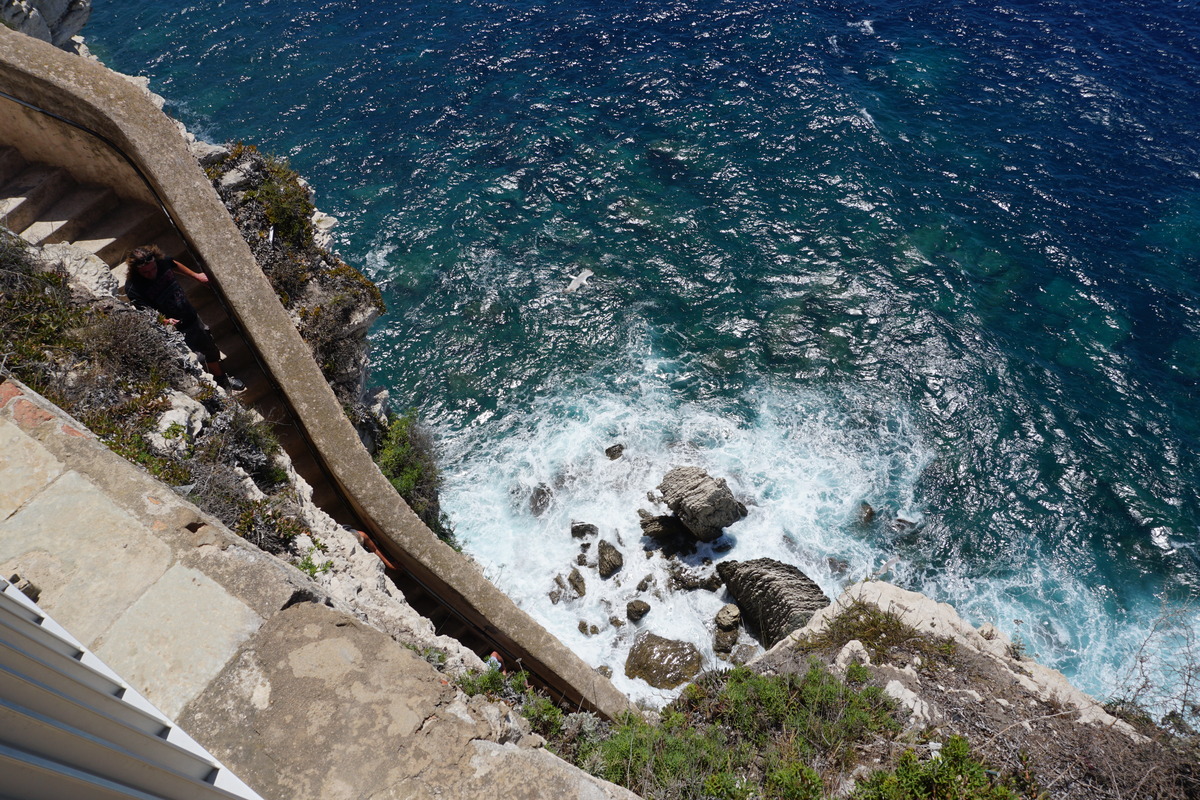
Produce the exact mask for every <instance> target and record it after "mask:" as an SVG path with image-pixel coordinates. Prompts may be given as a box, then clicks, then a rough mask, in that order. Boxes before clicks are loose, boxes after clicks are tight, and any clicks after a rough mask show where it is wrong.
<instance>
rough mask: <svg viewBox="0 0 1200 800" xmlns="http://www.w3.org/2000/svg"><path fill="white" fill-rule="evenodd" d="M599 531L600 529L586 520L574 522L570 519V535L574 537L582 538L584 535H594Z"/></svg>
mask: <svg viewBox="0 0 1200 800" xmlns="http://www.w3.org/2000/svg"><path fill="white" fill-rule="evenodd" d="M598 533H600V529H599V528H597V527H596V526H595V525H592V524H591V523H588V522H575V521H574V520H571V535H572V536H574V537H575V538H576V539H583V538H584V537H586V536H595V535H597V534H598Z"/></svg>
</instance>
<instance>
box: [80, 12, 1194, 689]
mask: <svg viewBox="0 0 1200 800" xmlns="http://www.w3.org/2000/svg"><path fill="white" fill-rule="evenodd" d="M385 8H386V9H387V11H386V13H385V12H384V9H385ZM1198 30H1200V12H1198V11H1197V9H1196V7H1195V6H1194V5H1193V4H1186V3H1175V4H1163V3H1150V2H1124V3H1105V4H1101V3H1099V2H1090V3H1058V2H1018V3H1009V2H1006V3H1000V4H995V3H981V2H955V3H949V2H939V3H919V4H915V5H914V4H907V3H904V4H901V3H883V2H875V3H868V2H863V3H849V2H831V1H830V2H816V3H807V4H801V3H795V2H745V1H743V2H719V1H718V0H693V1H692V2H674V3H671V2H631V3H624V2H621V3H618V2H582V3H580V2H571V3H566V2H557V3H549V2H528V1H526V2H506V3H498V2H497V3H488V2H479V1H478V0H476V1H475V2H461V3H452V2H429V3H403V4H400V3H397V4H390V3H385V4H360V3H351V2H344V1H342V2H338V1H336V0H335V1H334V2H325V3H321V4H317V3H306V2H293V3H282V2H257V3H256V2H245V0H231V1H230V2H218V3H214V4H209V5H206V6H184V5H181V4H175V3H172V4H164V3H150V2H148V0H142V1H141V2H130V3H123V4H120V5H119V6H118V5H116V4H113V5H111V6H110V5H108V4H100V3H97V8H96V13H95V16H94V20H93V24H92V28H91V31H90V33H91V37H92V42H93V46H94V48H95V49H96V51H97V52H98V53H99V54H100V55H101V56H102V57H103V58H105V59H106V60H108V61H109V62H110V63H111V64H112V65H113V66H115V67H116V68H118V69H121V70H124V71H127V72H141V73H146V74H149V75H151V76H152V77H153V79H154V86H155V88H156V90H157V91H159V92H161V93H162V94H164V95H165V96H167V97H168V98H169V103H168V110H169V111H171V112H173V113H174V114H176V115H178V116H179V117H180V118H182V119H183V120H184V121H185V122H187V123H188V125H189V126H191V127H192V128H193V129H194V130H197V131H199V132H200V133H202V134H205V135H207V136H209V137H210V138H213V139H216V140H225V139H232V138H245V139H247V140H250V141H254V142H257V143H260V144H261V145H262V146H263V147H264V148H266V149H268V150H271V151H274V152H276V153H280V154H284V155H287V156H289V157H290V158H291V159H292V163H293V165H294V166H295V167H297V168H298V169H299V170H300V171H301V172H302V173H303V174H305V175H306V176H307V177H309V179H310V180H311V181H312V183H313V184H314V185H316V186H317V187H318V188H319V192H320V194H319V196H318V203H319V205H320V206H321V207H322V208H323V209H324V210H327V211H329V212H331V213H333V214H335V215H336V216H338V217H340V218H341V220H342V225H341V227H340V228H339V229H338V231H339V237H340V239H339V244H338V246H339V248H340V249H341V251H342V252H343V254H344V255H345V256H346V257H347V258H348V259H350V260H352V261H355V262H356V263H358V264H360V265H363V266H364V267H365V268H366V269H368V271H369V272H370V274H371V275H372V277H374V278H375V279H376V280H378V281H380V282H381V283H382V284H383V286H384V287H385V294H386V297H387V300H388V303H389V305H390V307H391V312H390V313H389V315H388V316H387V317H385V318H384V319H383V320H382V321H381V323H380V324H379V326H378V328H377V330H376V331H375V333H374V339H373V343H374V348H375V350H374V352H375V366H374V368H375V373H374V376H373V378H374V381H375V382H378V383H381V384H385V385H388V386H390V387H391V388H392V390H393V398H394V399H395V401H396V402H397V403H398V405H400V406H405V405H409V404H412V405H417V406H419V407H420V408H421V409H422V412H423V414H424V415H425V417H426V419H427V420H429V421H430V422H431V423H432V424H433V425H434V426H435V428H436V429H437V431H438V434H439V438H440V441H441V443H442V446H443V449H444V455H445V459H446V469H447V486H446V490H445V492H446V498H445V499H446V505H447V507H448V510H449V511H450V514H451V516H452V517H453V518H454V521H455V523H456V525H457V527H458V530H459V533H460V536H461V537H462V538H463V539H464V541H466V542H467V544H468V550H469V551H471V552H472V553H473V554H475V555H476V556H477V557H478V558H479V559H480V561H481V562H483V563H484V564H485V566H486V569H487V571H488V573H489V575H491V576H492V577H493V579H495V580H496V581H497V582H498V583H499V584H500V585H501V586H502V587H503V588H505V589H506V590H507V591H509V592H510V593H511V594H513V595H514V596H515V597H517V598H518V599H519V600H520V601H521V602H522V603H523V605H525V607H526V608H527V609H528V610H530V611H531V612H532V613H533V614H534V615H535V616H537V617H538V618H540V619H542V620H543V621H545V622H546V624H548V625H549V626H550V627H552V628H553V629H554V630H555V632H556V633H558V634H559V635H561V636H563V637H564V638H566V639H567V640H568V641H569V642H570V643H571V644H572V646H574V647H576V648H577V649H578V650H579V651H580V652H581V653H583V654H584V655H585V656H586V657H588V658H589V659H590V660H591V661H592V662H593V663H595V664H601V663H607V664H610V665H612V666H614V668H615V669H616V671H617V673H618V679H619V680H621V682H622V685H624V686H626V688H629V689H631V690H633V691H639V692H640V691H641V690H639V689H638V688H637V687H634V686H629V685H628V683H627V682H624V681H623V679H621V678H620V671H621V670H620V664H621V663H622V656H621V652H622V650H623V648H624V647H626V646H627V643H628V637H629V628H628V627H626V628H625V629H623V630H618V629H614V628H607V627H606V629H605V630H604V631H603V632H602V633H601V634H600V635H598V636H596V637H584V636H582V635H581V634H579V632H578V631H577V630H576V625H577V623H578V621H579V620H580V619H584V620H586V621H588V622H590V623H595V624H598V625H603V624H604V622H605V620H606V619H607V618H608V617H609V616H610V614H616V615H618V616H623V613H622V610H623V607H624V604H625V602H627V600H629V599H631V598H632V597H633V596H634V595H635V590H634V584H636V583H637V582H638V580H640V579H641V577H642V576H643V575H645V574H647V573H653V572H655V569H656V568H655V565H657V564H659V562H658V561H657V560H656V559H652V560H650V561H647V560H646V559H644V558H643V556H642V555H641V554H640V541H639V537H638V535H637V534H638V530H637V526H636V516H635V514H634V509H635V508H636V507H637V506H638V505H639V504H641V505H642V506H646V505H647V504H646V501H645V499H644V496H645V492H646V490H647V489H649V488H651V487H652V486H653V485H654V484H656V483H657V481H658V479H659V478H660V477H661V475H662V473H663V472H664V471H665V470H666V469H667V468H669V467H670V466H672V465H675V464H679V463H699V464H702V465H705V466H708V467H710V468H711V469H712V470H713V471H714V472H716V473H719V474H721V475H724V476H726V477H728V478H729V480H730V483H731V485H732V486H733V487H734V488H735V490H736V491H738V492H739V493H741V494H743V495H744V497H745V498H746V499H747V502H749V503H750V504H751V506H752V513H751V516H750V518H748V519H747V520H746V521H745V522H743V523H739V524H738V525H737V526H735V527H734V528H732V529H731V533H732V534H733V535H734V537H735V538H736V541H737V544H736V546H735V548H734V549H733V551H732V553H731V554H730V555H731V556H732V557H736V558H744V557H753V556H756V555H775V556H776V557H780V558H784V559H785V560H789V561H792V562H794V563H798V564H800V565H801V566H802V567H804V568H805V569H806V571H809V572H810V574H812V576H813V577H814V578H815V579H817V580H818V582H819V583H821V585H822V586H823V587H824V588H825V589H826V591H827V592H830V593H835V592H836V591H837V590H838V589H839V588H840V587H841V586H842V585H843V584H844V583H845V582H846V581H847V580H852V579H856V578H860V577H863V576H865V575H868V574H870V573H871V572H872V571H873V570H875V569H877V568H879V567H880V566H881V565H882V564H883V563H884V562H886V561H887V560H889V559H891V558H892V557H898V558H899V563H898V564H897V566H896V567H895V569H894V571H893V573H892V574H893V577H894V578H895V579H896V580H897V581H898V582H900V583H902V584H903V585H906V586H909V587H912V588H916V589H921V590H924V591H926V592H928V593H930V594H932V595H933V596H935V597H936V598H938V599H940V600H945V601H949V602H952V603H954V604H955V605H956V606H958V608H959V609H960V610H961V611H962V612H964V613H965V614H966V615H968V616H970V617H971V618H972V619H974V620H975V621H976V622H982V621H985V620H994V621H996V622H997V623H998V624H999V625H1000V627H1002V628H1004V629H1005V630H1007V631H1009V632H1010V633H1013V634H1015V635H1020V636H1021V637H1023V639H1024V640H1025V641H1026V643H1027V644H1028V645H1029V649H1030V650H1031V651H1032V652H1034V653H1036V654H1037V655H1038V656H1039V657H1040V658H1041V659H1042V660H1044V661H1046V662H1048V663H1050V664H1053V665H1055V666H1058V667H1059V668H1061V669H1063V670H1064V671H1066V672H1067V673H1068V674H1069V675H1071V676H1073V677H1074V678H1076V679H1077V681H1078V682H1080V683H1081V684H1082V685H1083V686H1084V687H1085V688H1087V689H1089V690H1091V691H1093V692H1098V693H1103V692H1104V691H1106V689H1107V688H1108V686H1109V685H1110V684H1111V683H1112V682H1113V681H1114V680H1117V679H1118V676H1119V675H1120V674H1121V671H1122V669H1123V668H1124V667H1125V666H1128V664H1129V660H1130V656H1131V653H1133V652H1134V650H1135V648H1136V647H1137V645H1138V643H1139V642H1140V640H1141V638H1142V637H1143V636H1144V635H1145V633H1146V631H1147V629H1148V627H1149V625H1150V624H1151V622H1152V621H1153V619H1154V618H1155V617H1156V616H1157V615H1158V613H1159V612H1160V610H1161V607H1162V605H1163V604H1167V605H1168V607H1175V605H1176V604H1178V603H1180V602H1185V601H1187V600H1189V599H1191V598H1194V597H1195V596H1196V584H1197V581H1196V576H1197V564H1198V560H1197V553H1196V542H1197V489H1196V487H1197V471H1198V468H1197V446H1196V445H1197V419H1198V418H1200V414H1198V413H1197V411H1198V408H1197V406H1198V403H1197V398H1196V386H1197V381H1198V380H1200V336H1198V328H1200V298H1198V295H1197V284H1196V264H1197V256H1198V254H1200V159H1198V157H1197V156H1198V152H1197V150H1198V147H1197V142H1198V141H1200V138H1198V135H1197V134H1198V133H1200V132H1198V130H1197V128H1200V122H1198V119H1197V112H1196V109H1197V108H1200V43H1198V38H1197V33H1196V32H1197V31H1198ZM584 268H587V269H591V270H593V271H594V272H595V277H594V278H592V280H591V282H590V283H589V285H588V286H586V287H585V288H584V289H583V290H581V291H580V292H578V293H576V294H571V295H566V294H563V293H562V291H561V290H562V289H563V288H564V287H565V286H566V284H567V282H568V281H569V279H570V276H572V275H574V274H576V273H578V272H579V270H581V269H584ZM618 441H619V442H623V443H625V444H626V446H627V450H626V456H625V457H624V458H623V459H622V460H620V461H617V462H609V461H607V459H604V457H603V455H602V453H601V450H602V449H603V447H605V446H607V445H608V444H611V443H613V442H618ZM541 483H544V484H547V485H550V486H553V487H555V489H556V494H555V501H554V504H553V505H552V506H551V508H550V509H549V510H548V511H547V513H546V515H545V516H543V517H541V518H535V517H534V516H533V515H532V514H531V512H530V510H529V495H530V493H531V492H532V490H533V489H534V488H535V487H536V486H537V485H538V484H541ZM863 501H866V502H869V503H871V504H872V505H873V506H875V507H876V508H878V509H879V510H880V512H881V513H880V516H879V521H878V522H877V523H876V524H874V525H872V526H867V527H862V526H860V525H858V524H857V523H856V522H855V520H856V518H857V514H858V509H859V504H860V503H861V502H863ZM897 515H900V516H905V517H907V518H909V519H915V520H918V521H919V522H920V525H919V526H918V527H917V529H916V530H915V531H907V530H897V529H896V528H895V527H893V526H890V525H888V524H887V522H886V520H887V518H889V517H895V516H897ZM572 518H574V519H583V520H587V521H591V522H595V523H597V524H600V525H601V527H602V528H604V529H605V531H606V535H607V536H608V537H609V538H615V537H616V536H619V537H620V539H621V541H622V543H623V550H624V552H625V557H626V567H625V569H624V570H623V572H622V573H621V576H620V577H619V578H614V579H613V580H612V581H610V582H608V583H609V585H608V586H607V587H605V588H603V589H602V588H601V586H600V585H599V584H600V581H599V580H598V578H597V577H596V576H595V573H588V574H590V575H591V578H590V580H589V587H590V588H589V593H588V596H587V598H585V599H584V600H582V601H579V602H577V603H574V604H570V605H568V604H559V605H555V606H552V605H550V604H549V603H548V602H547V600H546V599H545V598H546V594H545V593H546V591H547V590H548V589H549V588H550V582H551V578H552V576H553V574H554V573H556V572H565V571H566V570H567V569H569V567H570V564H571V562H572V560H573V556H574V554H575V553H576V552H577V550H576V549H575V548H576V544H575V543H573V542H572V541H571V539H570V537H569V535H568V534H567V526H568V524H569V521H570V520H571V519H572ZM618 532H619V533H618ZM700 555H701V556H703V555H704V554H703V553H701V554H700ZM831 558H832V559H833V560H832V561H831V560H830V559H831ZM840 561H842V562H848V564H849V567H848V569H847V570H846V571H845V573H844V574H839V573H840V571H841V567H840V566H839V562H840ZM660 580H661V575H660ZM700 594H703V593H700ZM652 602H654V603H655V604H656V605H657V606H658V608H657V609H656V610H655V611H652V612H651V614H650V615H649V616H648V617H647V618H646V620H645V623H644V624H645V625H646V626H647V627H649V628H651V629H652V630H655V631H656V632H659V633H665V634H668V635H680V636H686V637H689V638H692V639H693V640H695V641H697V642H701V643H704V642H707V638H708V634H707V633H705V632H704V630H703V625H704V622H705V618H707V619H711V613H712V612H713V611H715V609H716V607H718V606H719V605H720V602H719V601H718V600H717V599H716V598H715V597H712V596H707V595H706V596H699V595H686V596H682V597H665V598H664V599H663V600H662V601H652Z"/></svg>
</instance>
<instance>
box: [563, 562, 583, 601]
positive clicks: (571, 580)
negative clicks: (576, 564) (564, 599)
mask: <svg viewBox="0 0 1200 800" xmlns="http://www.w3.org/2000/svg"><path fill="white" fill-rule="evenodd" d="M567 583H568V584H570V585H571V589H573V590H574V591H575V596H576V597H583V596H584V595H585V594H587V584H585V583H584V582H583V576H582V575H580V574H579V570H577V569H573V570H571V574H570V575H568V576H567Z"/></svg>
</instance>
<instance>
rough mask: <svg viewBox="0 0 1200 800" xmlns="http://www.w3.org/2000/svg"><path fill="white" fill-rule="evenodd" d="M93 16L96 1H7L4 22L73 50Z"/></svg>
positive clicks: (1, 5)
mask: <svg viewBox="0 0 1200 800" xmlns="http://www.w3.org/2000/svg"><path fill="white" fill-rule="evenodd" d="M91 15H92V0H3V2H0V21H2V22H3V23H4V24H5V25H7V26H8V27H10V28H12V29H13V30H16V31H19V32H20V33H24V34H27V35H29V36H32V37H33V38H35V39H41V40H42V41H43V42H50V43H51V44H53V45H54V46H55V47H63V48H68V49H69V48H70V46H71V37H72V36H75V35H76V34H78V33H79V32H80V31H81V30H83V26H84V25H86V24H87V21H88V17H90V16H91Z"/></svg>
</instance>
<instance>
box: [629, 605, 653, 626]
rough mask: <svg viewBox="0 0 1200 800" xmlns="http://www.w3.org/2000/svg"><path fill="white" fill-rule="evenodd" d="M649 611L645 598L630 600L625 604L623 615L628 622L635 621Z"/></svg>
mask: <svg viewBox="0 0 1200 800" xmlns="http://www.w3.org/2000/svg"><path fill="white" fill-rule="evenodd" d="M649 613H650V604H649V603H647V602H646V601H645V600H630V601H629V604H628V605H626V606H625V617H626V618H627V619H628V620H629V621H630V622H637V621H638V620H639V619H641V618H642V617H644V616H646V615H647V614H649Z"/></svg>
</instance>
